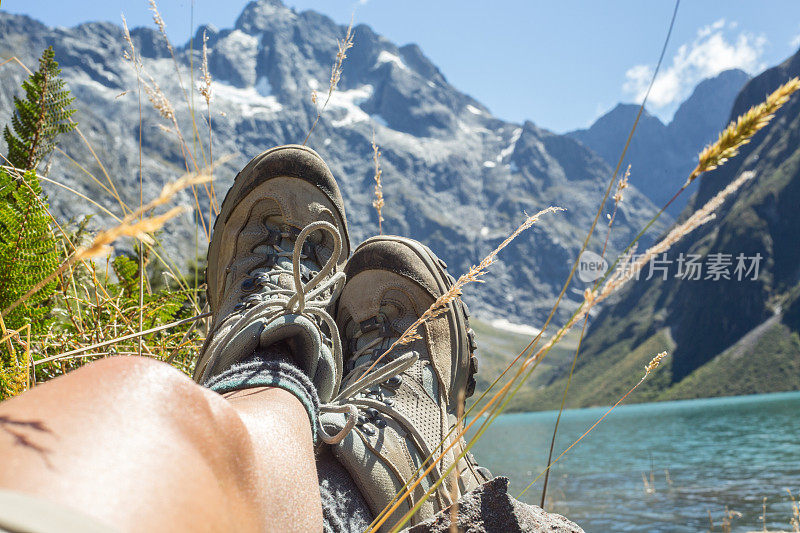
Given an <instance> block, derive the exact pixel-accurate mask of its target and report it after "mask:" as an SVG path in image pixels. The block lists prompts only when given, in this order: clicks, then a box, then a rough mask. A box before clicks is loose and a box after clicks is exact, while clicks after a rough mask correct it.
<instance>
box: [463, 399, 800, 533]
mask: <svg viewBox="0 0 800 533" xmlns="http://www.w3.org/2000/svg"><path fill="white" fill-rule="evenodd" d="M606 410H607V408H605V407H603V408H590V409H575V410H568V411H564V414H563V415H562V418H561V427H560V428H559V434H558V438H557V440H556V449H555V452H554V457H556V456H558V454H560V453H561V451H563V450H564V449H565V448H566V447H568V446H569V445H570V444H571V443H572V442H573V441H574V440H575V439H577V438H578V437H579V436H580V435H581V434H582V433H583V432H584V431H586V430H587V429H588V428H589V427H590V426H591V425H592V424H593V423H594V422H595V421H596V420H597V419H598V418H599V417H600V416H602V415H603V413H604V412H605V411H606ZM556 414H557V413H556V412H553V411H548V412H539V413H521V414H509V415H503V416H501V417H499V418H498V419H497V420H496V421H495V423H494V424H493V425H492V426H491V427H490V429H489V430H488V431H487V432H486V434H485V435H484V436H483V438H481V440H480V441H479V442H478V443H477V444H476V445H475V447H474V452H475V455H476V457H477V458H478V460H479V461H480V462H481V463H482V464H483V465H484V466H486V467H488V468H489V469H490V470H491V471H492V473H493V474H494V475H504V476H507V477H509V478H510V480H511V491H512V494H513V495H517V494H518V493H519V492H520V491H521V490H522V489H523V488H524V487H525V486H526V485H527V484H528V483H530V482H531V481H532V480H533V478H534V477H536V476H537V475H538V474H539V473H540V472H541V471H542V470H543V469H544V467H545V465H546V464H547V451H548V448H549V445H550V438H551V435H552V430H553V424H554V423H555V419H556ZM651 471H652V473H653V480H654V482H653V484H652V486H651V490H650V491H649V492H648V491H647V490H646V487H645V483H644V482H643V480H642V474H643V473H644V474H645V476H646V477H647V478H648V482H649V479H650V473H651ZM543 480H544V476H542V477H541V478H540V479H539V481H537V482H536V483H535V484H534V485H533V487H531V489H529V491H528V492H527V493H526V494H525V495H524V496H523V497H522V499H523V500H524V501H527V502H529V503H535V504H537V505H538V504H539V502H540V498H541V490H542V482H543ZM786 489H791V491H792V492H793V493H794V495H795V497H796V498H797V497H798V492H800V393H798V392H792V393H778V394H764V395H755V396H740V397H732V398H715V399H708V400H690V401H680V402H665V403H653V404H642V405H631V406H621V407H618V408H617V409H616V410H614V411H613V412H612V413H611V414H610V415H609V416H608V417H606V418H605V419H604V420H603V421H602V422H601V423H600V425H598V426H597V427H596V428H595V429H594V430H593V431H592V432H591V433H590V434H589V435H587V436H586V437H585V438H584V439H583V440H582V441H581V442H580V443H579V444H578V445H577V446H575V447H574V448H573V449H572V450H570V451H569V452H568V453H567V454H566V455H565V456H564V457H563V458H562V459H561V461H560V462H559V463H557V464H556V465H555V466H554V467H553V468H552V469H551V473H550V482H549V486H548V490H547V504H546V508H547V510H549V511H556V512H559V513H562V514H564V515H565V516H567V517H569V518H570V519H572V520H573V521H575V522H576V523H578V524H579V525H581V526H582V527H583V528H584V529H585V530H586V531H587V532H590V533H593V532H606V531H608V532H616V531H637V532H638V531H669V532H673V531H674V532H684V531H709V515H708V513H709V511H710V512H711V517H712V519H713V521H714V526H715V527H714V529H713V531H722V528H721V522H722V519H723V515H724V513H725V508H726V506H727V507H728V508H729V509H731V510H734V511H737V512H739V513H741V514H742V516H741V517H739V518H735V519H733V520H732V524H731V530H732V531H741V532H744V531H754V530H757V531H761V530H762V521H761V518H760V516H761V514H762V512H761V511H762V499H763V498H764V497H766V498H767V520H766V523H767V528H768V529H769V530H785V531H791V530H792V528H791V527H790V525H789V520H790V518H791V513H792V508H791V500H790V499H789V494H788V493H787V492H786Z"/></svg>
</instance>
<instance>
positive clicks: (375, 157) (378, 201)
mask: <svg viewBox="0 0 800 533" xmlns="http://www.w3.org/2000/svg"><path fill="white" fill-rule="evenodd" d="M372 162H373V164H374V165H375V190H374V193H375V199H374V200H373V201H372V207H374V208H375V210H376V211H377V212H378V234H379V235H383V205H384V201H383V184H382V183H381V176H382V175H383V171H382V170H381V151H380V150H379V149H378V145H377V144H375V131H374V130H373V132H372Z"/></svg>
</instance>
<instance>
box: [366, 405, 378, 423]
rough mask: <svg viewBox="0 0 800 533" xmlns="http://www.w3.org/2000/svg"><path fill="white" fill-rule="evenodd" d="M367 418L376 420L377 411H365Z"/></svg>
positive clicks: (373, 409) (371, 408)
mask: <svg viewBox="0 0 800 533" xmlns="http://www.w3.org/2000/svg"><path fill="white" fill-rule="evenodd" d="M367 416H368V417H370V418H371V419H372V420H375V419H376V418H378V410H377V409H375V408H374V407H370V408H369V409H367Z"/></svg>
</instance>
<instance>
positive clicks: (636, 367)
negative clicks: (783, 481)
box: [519, 52, 800, 408]
mask: <svg viewBox="0 0 800 533" xmlns="http://www.w3.org/2000/svg"><path fill="white" fill-rule="evenodd" d="M798 75H800V52H798V53H797V54H796V55H795V56H793V57H791V58H789V59H787V60H786V61H785V62H784V63H782V64H781V65H778V66H777V67H774V68H771V69H769V70H767V71H765V72H764V73H762V74H761V75H759V76H757V77H756V78H754V79H752V80H750V81H749V82H748V83H747V84H746V85H745V86H744V87H743V88H742V90H741V92H740V93H739V95H738V96H737V97H736V100H735V102H734V104H733V108H732V111H731V113H730V117H729V118H730V119H733V118H735V117H737V116H739V115H741V114H742V113H744V112H745V111H746V110H747V109H748V108H750V107H751V106H753V105H755V104H758V103H759V102H761V101H763V99H764V97H765V95H767V94H769V93H770V92H772V91H774V90H775V89H776V88H777V87H778V86H779V85H781V84H782V83H784V82H786V81H787V80H789V79H790V78H791V77H793V76H798ZM745 172H752V173H754V178H753V179H752V180H750V181H749V182H747V183H746V184H745V185H744V186H743V187H742V188H741V189H740V190H739V191H738V192H737V193H736V194H735V195H734V196H733V197H732V198H731V199H729V200H728V201H727V202H726V203H725V204H724V205H723V206H722V207H721V208H720V209H719V210H718V211H717V218H716V220H714V221H712V222H711V223H709V224H706V225H704V226H701V227H700V228H698V229H697V230H696V231H695V232H693V233H691V234H690V235H688V236H687V237H686V238H685V239H684V240H682V241H680V242H679V243H678V244H677V245H676V246H675V247H673V249H672V250H671V251H670V252H669V254H668V258H667V259H668V260H669V261H672V268H671V270H670V272H669V274H668V276H667V277H666V279H664V276H663V275H661V274H659V275H658V276H655V277H653V279H651V280H649V281H648V280H646V279H644V278H645V277H646V276H643V278H642V279H640V280H639V281H636V282H633V283H632V286H631V287H629V288H628V290H627V291H625V292H624V293H623V294H622V295H621V297H620V298H619V300H618V302H616V304H614V305H612V306H610V307H608V308H607V309H605V310H603V311H602V312H601V313H600V314H599V316H598V317H597V318H596V320H593V321H592V322H593V323H592V326H591V328H590V331H589V333H588V335H587V338H586V339H585V340H584V347H583V349H582V354H581V356H580V359H579V362H578V366H577V370H576V372H575V375H574V377H573V380H572V386H571V390H572V391H574V394H571V396H570V399H569V400H568V404H569V405H573V406H583V405H595V404H602V403H610V402H613V401H615V400H617V399H618V398H619V397H621V396H622V394H624V393H625V392H626V391H627V390H628V389H629V388H630V387H631V386H632V385H633V384H634V383H635V382H636V381H638V380H639V378H640V377H641V374H642V369H643V368H644V365H645V364H646V362H647V361H648V360H649V359H650V358H651V357H653V355H654V354H656V353H658V352H660V351H661V350H667V351H668V352H669V354H670V358H669V359H668V360H667V361H666V363H667V364H666V366H665V367H664V368H659V369H658V370H657V372H655V373H654V374H653V375H652V376H651V377H650V378H648V380H647V381H645V383H644V384H643V385H642V386H641V387H640V388H639V390H637V392H636V393H635V396H633V397H632V398H631V400H632V401H647V400H669V399H682V398H696V397H708V396H719V395H734V394H752V393H762V392H776V391H784V390H797V389H800V245H799V244H798V243H800V237H798V236H800V211H798V206H800V98H798V96H797V95H795V96H794V97H792V99H791V100H790V101H789V102H788V103H787V104H786V105H785V106H784V107H783V108H782V109H781V110H780V111H779V112H778V113H777V114H776V116H775V118H774V119H773V120H772V122H771V123H770V124H769V125H768V126H767V127H766V128H764V129H763V130H762V131H760V132H759V133H758V134H756V135H755V136H754V137H753V138H752V140H751V142H750V143H749V144H746V145H744V146H743V148H742V150H741V153H740V155H739V156H737V157H736V158H734V159H732V160H730V161H729V162H728V163H727V164H725V165H724V166H723V167H721V168H719V169H717V170H715V171H712V172H710V173H708V174H706V175H703V176H702V178H700V179H701V182H700V185H699V188H698V191H697V193H696V194H695V195H694V196H693V197H692V199H691V200H690V201H689V204H688V206H687V207H686V209H685V210H684V212H683V213H682V214H681V215H680V217H679V219H685V218H686V217H688V216H689V214H690V213H692V212H693V211H695V210H696V209H697V208H699V207H701V206H702V205H703V204H705V203H706V202H707V201H708V200H709V199H710V198H711V197H712V196H713V195H714V194H716V193H717V192H719V191H720V190H721V189H722V188H724V187H725V186H726V185H727V184H728V183H730V182H731V181H732V180H734V179H736V178H737V177H738V176H740V175H742V173H745ZM681 254H684V257H689V254H695V255H697V256H698V258H699V262H700V263H701V264H702V265H704V267H703V268H705V269H706V270H704V271H703V272H702V273H701V279H698V280H691V279H680V278H677V277H676V274H677V270H676V266H677V260H678V258H679V257H680V256H681ZM715 254H728V255H721V256H716V255H715ZM739 254H742V255H743V257H745V258H756V257H758V256H759V255H760V257H761V260H760V261H754V260H752V259H747V260H746V262H745V266H746V267H747V268H749V267H751V266H754V264H758V265H759V270H758V273H757V274H756V273H755V272H754V271H752V272H751V273H750V274H749V275H745V276H742V280H741V281H740V280H739V277H740V276H739V275H737V274H736V271H735V268H736V265H737V263H738V261H737V259H736V258H737V256H738V255H739ZM714 257H716V258H717V259H720V260H721V262H718V264H722V262H724V261H726V260H727V261H730V262H731V264H730V266H728V267H725V268H724V269H723V270H727V271H728V274H729V276H730V279H724V277H723V278H720V279H718V280H715V279H714V278H715V277H717V276H716V275H715V274H713V272H712V271H710V270H708V264H709V261H711V262H713V261H714V260H715V259H714ZM662 366H663V365H662ZM564 385H565V378H564V377H563V375H562V377H561V379H559V380H557V381H555V382H554V384H552V385H551V386H549V387H546V388H543V389H540V390H538V391H535V392H532V393H529V394H527V396H526V397H525V398H524V399H520V400H519V401H520V402H523V403H524V402H527V405H532V404H535V405H536V406H537V407H539V408H547V407H552V406H554V405H557V402H558V401H559V400H560V397H561V394H562V392H563V388H564Z"/></svg>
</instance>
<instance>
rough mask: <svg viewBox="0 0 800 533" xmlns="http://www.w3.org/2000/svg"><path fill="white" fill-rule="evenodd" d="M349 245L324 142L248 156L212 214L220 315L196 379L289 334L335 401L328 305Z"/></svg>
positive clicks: (211, 252) (213, 282)
mask: <svg viewBox="0 0 800 533" xmlns="http://www.w3.org/2000/svg"><path fill="white" fill-rule="evenodd" d="M349 248H350V245H349V240H348V236H347V222H346V220H345V212H344V206H343V205H342V196H341V194H340V192H339V188H338V187H337V185H336V181H335V180H334V178H333V175H332V174H331V172H330V170H329V169H328V167H327V166H326V165H325V163H324V162H323V161H322V159H321V158H320V157H319V156H318V155H317V154H316V152H314V151H313V150H311V149H310V148H306V147H303V146H281V147H278V148H273V149H271V150H268V151H266V152H264V153H262V154H261V155H259V156H257V157H256V158H254V159H253V160H252V161H250V163H248V164H247V166H246V167H245V168H244V169H243V170H242V171H241V172H240V173H239V175H238V176H237V177H236V180H235V181H234V183H233V186H232V187H231V189H230V190H229V191H228V194H227V195H226V196H225V200H224V201H223V202H222V206H221V210H220V213H219V216H218V217H217V220H216V222H215V224H214V234H213V237H212V239H211V244H210V245H209V248H208V268H207V270H206V278H207V283H208V289H207V294H208V303H209V305H210V307H211V312H212V324H211V331H210V334H209V336H208V338H207V339H206V343H205V345H204V346H203V350H202V351H201V354H200V358H199V360H198V362H197V366H196V367H195V372H194V378H195V380H196V381H198V382H200V383H204V382H206V381H208V379H209V378H211V377H212V376H215V375H218V374H220V373H221V372H223V371H225V370H227V369H228V368H230V367H231V366H232V365H234V364H236V363H239V362H241V361H242V360H243V359H245V358H247V357H249V356H251V355H252V354H253V353H254V352H255V351H256V350H257V349H263V348H266V347H268V346H270V345H272V344H275V343H278V342H284V343H286V345H288V347H289V349H290V351H291V352H292V353H291V356H292V357H293V359H294V361H293V362H294V363H295V364H296V365H297V366H298V367H300V369H301V370H303V371H304V372H305V373H306V374H307V375H308V377H309V378H311V381H312V383H313V384H314V385H315V387H316V389H317V392H318V394H319V399H320V401H322V402H323V403H324V402H327V401H329V400H330V399H331V398H332V397H333V396H334V395H335V394H336V393H337V392H338V390H339V384H340V382H341V378H342V353H341V344H340V342H339V333H338V331H337V328H336V324H335V322H334V321H333V319H332V317H331V315H330V312H331V311H332V306H333V304H334V303H335V298H336V296H338V293H339V291H340V290H341V287H342V285H343V283H344V274H343V273H342V272H341V267H342V266H343V264H344V262H345V261H346V259H347V256H348V254H349Z"/></svg>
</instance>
